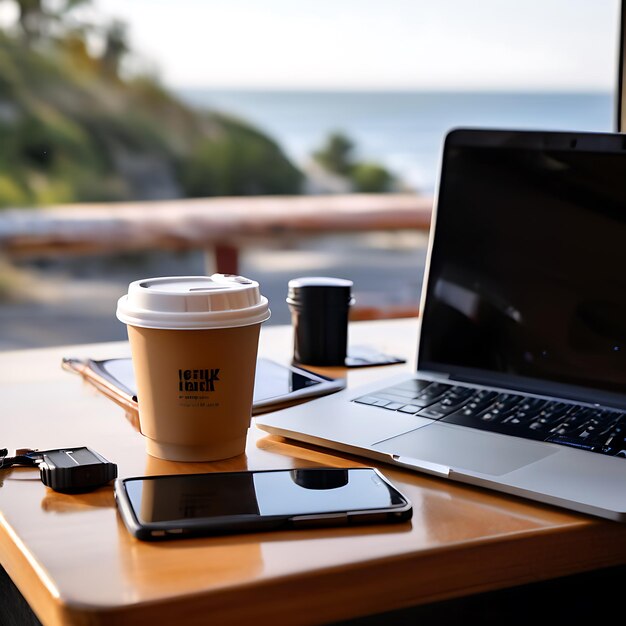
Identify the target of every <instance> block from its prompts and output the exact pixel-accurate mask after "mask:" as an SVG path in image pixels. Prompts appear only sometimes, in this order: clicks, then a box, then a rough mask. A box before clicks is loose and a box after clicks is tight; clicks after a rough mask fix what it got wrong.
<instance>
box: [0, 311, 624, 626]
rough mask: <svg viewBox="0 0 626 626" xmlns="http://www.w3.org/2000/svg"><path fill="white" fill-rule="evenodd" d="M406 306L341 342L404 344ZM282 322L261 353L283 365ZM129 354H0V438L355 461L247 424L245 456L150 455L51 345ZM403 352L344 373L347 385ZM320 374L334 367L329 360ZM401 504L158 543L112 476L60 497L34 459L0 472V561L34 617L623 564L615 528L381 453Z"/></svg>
mask: <svg viewBox="0 0 626 626" xmlns="http://www.w3.org/2000/svg"><path fill="white" fill-rule="evenodd" d="M416 335H417V321H416V320H415V319H404V320H388V321H376V322H357V323H353V324H352V326H351V330H350V342H351V344H353V345H356V344H370V345H374V344H375V345H376V346H377V347H379V348H380V349H383V350H387V351H389V352H391V353H395V354H400V355H405V356H407V357H411V355H413V354H414V352H415V345H416ZM291 341H292V336H291V331H290V329H289V328H287V327H276V326H275V327H272V326H266V327H264V328H263V330H262V335H261V348H260V353H261V354H262V355H264V356H269V357H272V358H274V359H276V360H281V361H284V362H287V361H288V360H289V357H290V354H291ZM127 354H128V348H127V345H126V344H125V343H112V344H98V345H88V346H72V347H65V348H53V349H42V350H29V351H20V352H7V353H3V354H1V355H0V381H1V382H0V397H1V398H2V412H1V413H0V437H1V441H0V445H1V446H6V447H9V448H17V447H22V446H24V447H37V448H40V449H45V448H57V447H64V446H68V447H69V446H80V445H87V446H90V447H91V448H93V449H95V450H97V451H98V452H100V453H101V454H102V455H103V456H105V457H106V458H108V459H110V460H111V461H114V462H116V463H117V464H118V468H119V474H120V476H130V475H139V474H155V473H173V472H198V471H210V470H225V469H231V470H232V469H235V470H243V469H269V468H294V467H309V466H315V465H320V464H321V465H338V466H344V467H345V466H354V465H361V464H362V465H368V464H370V462H369V461H367V460H364V459H358V458H356V457H350V456H347V455H343V456H339V455H336V454H334V453H330V452H328V451H324V450H323V449H320V448H314V447H311V446H302V445H296V444H295V443H291V442H289V441H287V440H283V439H280V438H277V437H272V436H268V435H266V434H264V433H262V432H261V431H259V430H257V429H255V428H254V427H253V428H252V429H251V431H250V438H249V444H248V448H247V452H246V454H245V455H244V456H241V457H237V458H235V459H232V460H229V461H225V462H217V463H213V464H209V463H207V464H201V463H192V464H183V463H173V462H167V461H161V460H157V459H154V458H151V457H148V456H147V455H146V453H145V451H144V443H143V440H142V438H141V435H139V433H138V432H137V431H136V430H135V429H134V428H133V426H132V425H131V423H130V421H128V420H127V419H125V416H124V412H123V410H122V409H121V408H120V407H118V406H117V405H115V404H114V403H113V402H111V401H110V400H109V399H107V398H105V397H104V396H102V395H100V394H99V393H98V392H96V391H95V390H94V389H93V388H92V387H90V386H89V385H87V384H86V383H84V382H83V381H82V380H81V379H80V378H79V377H78V376H74V375H72V374H70V373H68V372H65V371H63V370H62V369H61V358H62V357H64V356H76V357H81V356H83V357H86V356H91V357H94V358H106V357H113V356H124V355H127ZM403 367H413V360H412V358H410V359H409V363H408V364H407V365H400V366H387V367H385V368H384V369H383V368H366V369H355V370H350V371H349V373H348V384H349V386H351V387H352V386H356V385H358V384H361V383H363V382H367V381H368V380H370V379H372V378H374V377H378V376H381V375H384V374H392V373H395V372H397V371H399V370H400V369H401V368H403ZM327 371H330V372H331V373H333V372H334V373H341V372H338V371H334V370H327ZM380 467H381V469H382V471H383V472H384V473H385V474H386V475H387V476H388V477H389V478H390V479H391V480H392V481H393V482H395V483H396V484H397V485H398V486H399V487H400V489H401V490H403V491H404V492H405V493H406V494H407V495H408V496H409V498H410V499H411V500H412V502H413V504H414V510H415V512H414V517H413V520H412V521H411V522H410V523H407V524H404V525H402V526H400V527H396V526H384V525H381V526H371V527H363V528H336V529H315V530H314V529H310V530H299V531H291V532H275V533H262V534H261V533H259V534H251V535H240V536H229V537H219V538H206V539H186V540H181V541H173V542H166V543H157V544H150V543H142V542H139V541H137V540H135V539H133V538H132V537H131V536H130V535H129V534H128V532H127V531H126V530H125V528H124V526H123V524H122V522H121V521H120V519H119V517H118V515H117V511H116V509H115V504H114V500H113V494H112V489H111V488H102V489H100V490H98V491H96V492H92V493H90V494H86V495H78V496H70V495H62V494H59V493H56V492H54V491H51V490H50V489H48V488H46V487H45V486H44V485H43V484H42V483H41V482H40V481H39V479H38V472H37V470H34V469H27V468H21V469H9V470H4V471H2V472H1V473H0V564H1V565H2V566H3V567H4V568H5V569H6V571H7V572H8V574H9V576H10V577H11V579H12V580H13V581H14V582H15V584H16V585H17V587H18V588H19V590H20V591H21V593H22V594H23V596H24V597H25V598H26V600H27V601H28V603H29V604H30V606H31V607H32V609H33V610H34V611H35V613H36V614H37V616H38V617H39V619H40V620H41V621H42V622H43V623H44V624H45V625H46V626H48V625H50V626H54V625H60V624H63V625H68V624H115V625H116V626H119V625H124V624H133V625H140V624H151V625H154V624H166V623H184V624H185V625H186V626H192V625H193V624H201V623H211V624H220V625H228V624H243V623H248V622H253V623H255V624H264V623H272V624H275V625H280V624H286V625H287V624H288V625H294V624H315V623H328V622H332V621H336V620H345V619H349V618H352V617H358V616H363V615H368V614H374V613H379V612H383V611H388V610H392V609H396V608H400V607H407V606H411V605H418V604H423V603H430V602H434V601H436V600H441V599H445V598H454V597H458V596H464V595H468V594H475V593H477V592H481V591H485V590H491V589H498V588H503V587H510V586H513V585H521V584H523V583H527V582H531V581H539V580H545V579H548V578H552V577H558V576H563V575H565V574H570V573H575V572H583V571H588V570H592V569H597V568H602V567H606V566H610V565H616V564H623V563H626V526H624V525H621V524H617V523H614V522H609V521H605V520H601V519H596V518H592V517H587V516H584V515H580V514H574V513H570V512H567V511H564V510H561V509H557V508H552V507H548V506H542V505H538V504H534V503H531V502H528V501H525V500H522V499H517V498H513V497H506V496H503V495H500V494H496V493H492V492H489V491H486V490H482V489H478V488H472V487H468V486H462V485H459V484H455V483H453V482H448V481H445V480H443V479H439V478H435V477H429V476H426V475H420V474H417V473H412V472H409V471H404V470H400V469H395V468H392V467H390V466H380Z"/></svg>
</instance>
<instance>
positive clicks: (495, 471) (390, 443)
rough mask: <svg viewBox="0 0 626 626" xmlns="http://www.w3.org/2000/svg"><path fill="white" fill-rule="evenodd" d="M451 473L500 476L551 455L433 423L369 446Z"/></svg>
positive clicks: (535, 446) (533, 446)
mask: <svg viewBox="0 0 626 626" xmlns="http://www.w3.org/2000/svg"><path fill="white" fill-rule="evenodd" d="M371 447H372V448H373V449H374V450H380V451H382V452H387V453H390V454H397V455H400V456H406V457H409V458H413V459H417V460H421V461H428V462H430V463H437V464H439V465H444V466H446V467H449V468H450V469H451V470H455V471H463V470H467V471H469V472H472V473H480V474H491V475H496V476H500V475H502V474H506V473H507V472H512V471H513V470H516V469H519V468H520V467H523V466H524V465H528V464H529V463H534V462H535V461H539V460H540V459H543V458H544V457H546V456H550V455H551V454H555V453H556V452H557V450H550V449H549V448H548V447H547V446H541V445H539V444H537V443H534V442H532V441H526V440H524V439H520V438H518V437H507V436H504V435H498V434H496V433H488V432H484V431H481V430H472V429H470V428H463V427H459V426H453V425H451V424H442V423H440V422H439V423H433V424H430V425H428V426H424V427H423V428H418V429H417V430H412V431H410V432H408V433H404V434H403V435H398V436H397V437H392V438H391V439H385V440H384V441H380V442H378V443H375V444H374V445H373V446H371Z"/></svg>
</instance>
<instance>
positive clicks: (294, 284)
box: [287, 276, 354, 306]
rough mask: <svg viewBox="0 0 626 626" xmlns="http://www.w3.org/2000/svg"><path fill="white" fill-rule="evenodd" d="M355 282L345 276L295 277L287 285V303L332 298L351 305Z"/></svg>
mask: <svg viewBox="0 0 626 626" xmlns="http://www.w3.org/2000/svg"><path fill="white" fill-rule="evenodd" d="M353 285H354V283H353V282H352V281H351V280H347V279H345V278H333V277H331V276H303V277H302V278H293V279H291V280H290V281H289V283H288V285H287V287H288V291H287V303H288V304H292V305H303V304H304V303H305V302H307V301H308V300H309V299H311V298H314V299H319V298H332V300H333V301H335V302H340V303H345V304H346V305H348V306H349V305H351V304H353V303H354V298H352V286H353Z"/></svg>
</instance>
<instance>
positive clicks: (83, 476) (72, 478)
mask: <svg viewBox="0 0 626 626" xmlns="http://www.w3.org/2000/svg"><path fill="white" fill-rule="evenodd" d="M7 455H8V450H7V449H6V448H3V449H0V469H3V468H6V467H11V466H12V465H21V466H26V467H38V468H39V474H40V476H41V482H43V484H44V485H46V486H47V487H50V488H51V489H54V490H55V491H60V492H62V493H83V492H86V491H92V490H93V489H97V488H98V487H102V486H103V485H106V484H107V483H109V482H111V481H112V480H113V479H114V478H117V465H116V464H115V463H111V462H110V461H107V460H106V459H105V458H104V457H103V456H101V455H100V454H98V453H97V452H94V451H93V450H91V449H90V448H86V447H80V448H59V449H57V450H30V449H20V450H16V452H15V456H12V457H9V456H7Z"/></svg>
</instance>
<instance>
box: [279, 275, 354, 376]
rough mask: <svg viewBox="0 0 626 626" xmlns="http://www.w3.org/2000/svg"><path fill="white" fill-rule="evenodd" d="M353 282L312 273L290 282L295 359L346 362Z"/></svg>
mask: <svg viewBox="0 0 626 626" xmlns="http://www.w3.org/2000/svg"><path fill="white" fill-rule="evenodd" d="M352 285H353V283H352V281H351V280H345V279H343V278H330V277H327V276H308V277H304V278H294V279H293V280H290V281H289V285H288V294H287V304H288V305H289V309H290V311H291V321H292V325H293V329H294V349H293V357H294V361H296V362H298V363H302V364H307V365H341V366H343V365H344V364H345V360H346V352H347V349H348V314H349V311H350V306H351V305H352V304H353V303H354V298H353V297H352Z"/></svg>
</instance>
